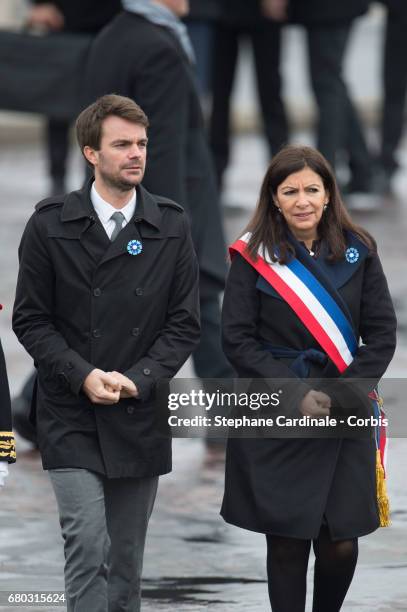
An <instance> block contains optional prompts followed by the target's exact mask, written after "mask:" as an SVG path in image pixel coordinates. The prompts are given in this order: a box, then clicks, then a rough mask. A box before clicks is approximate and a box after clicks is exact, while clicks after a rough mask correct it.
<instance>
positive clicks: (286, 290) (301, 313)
mask: <svg viewBox="0 0 407 612" xmlns="http://www.w3.org/2000/svg"><path fill="white" fill-rule="evenodd" d="M246 247H247V244H246V242H244V241H243V240H237V241H236V242H234V243H233V244H232V245H231V246H230V247H229V252H230V254H231V255H232V254H233V251H237V252H238V253H240V255H241V256H242V257H244V259H246V261H247V262H248V263H249V264H250V265H251V266H253V267H254V268H255V269H256V270H257V272H258V273H259V274H261V276H263V277H264V278H265V279H266V280H267V281H268V282H269V283H270V285H271V286H272V287H274V289H275V290H276V291H277V292H278V293H279V294H280V295H281V297H282V298H283V299H284V300H285V301H286V302H287V304H288V305H289V306H291V308H292V309H293V310H294V312H295V313H296V315H297V316H298V318H299V319H300V320H301V321H302V322H303V323H304V325H305V327H306V328H307V329H308V330H309V332H310V333H311V334H312V335H313V336H314V337H315V339H316V340H317V341H318V343H319V344H320V346H321V347H322V348H323V349H324V351H325V352H326V354H327V355H328V357H329V358H330V359H331V361H333V362H334V364H335V365H336V367H337V368H338V370H339V372H340V373H342V372H344V371H345V370H346V368H347V367H348V366H347V364H346V363H345V361H344V360H343V359H342V356H341V354H340V353H339V351H338V349H337V348H336V346H335V344H334V343H333V342H332V340H331V338H330V337H329V336H328V334H327V333H326V332H325V330H324V329H323V327H322V326H321V325H320V324H319V322H318V321H317V319H316V318H315V317H314V315H313V314H312V312H311V311H310V310H309V308H308V307H307V306H306V305H305V304H304V302H302V301H301V299H300V298H299V297H298V295H297V294H296V293H295V291H293V290H292V289H291V287H290V286H289V285H287V283H286V282H285V281H283V279H282V278H281V277H280V276H279V275H278V274H277V273H276V272H275V271H274V270H273V268H272V267H271V266H270V265H269V264H268V263H267V262H266V261H265V260H264V259H263V258H262V257H260V256H259V255H258V256H257V261H253V260H252V259H251V257H250V255H249V253H248V252H247V250H246Z"/></svg>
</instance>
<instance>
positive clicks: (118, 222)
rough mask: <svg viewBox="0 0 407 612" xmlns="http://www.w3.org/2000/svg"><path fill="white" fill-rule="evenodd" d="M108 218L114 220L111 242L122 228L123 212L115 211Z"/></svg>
mask: <svg viewBox="0 0 407 612" xmlns="http://www.w3.org/2000/svg"><path fill="white" fill-rule="evenodd" d="M110 218H111V220H112V221H114V224H115V225H114V229H113V232H112V235H111V236H110V242H113V241H114V240H116V238H117V236H118V234H119V232H120V230H121V229H122V226H123V221H124V214H123V213H121V212H115V213H113V215H112V216H111V217H110Z"/></svg>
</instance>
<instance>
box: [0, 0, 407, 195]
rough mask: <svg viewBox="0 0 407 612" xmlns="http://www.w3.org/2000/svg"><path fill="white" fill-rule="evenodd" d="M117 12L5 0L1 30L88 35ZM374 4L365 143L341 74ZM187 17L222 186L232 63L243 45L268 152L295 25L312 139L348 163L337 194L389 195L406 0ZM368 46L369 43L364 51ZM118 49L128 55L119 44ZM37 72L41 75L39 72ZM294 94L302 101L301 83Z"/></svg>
mask: <svg viewBox="0 0 407 612" xmlns="http://www.w3.org/2000/svg"><path fill="white" fill-rule="evenodd" d="M7 6H9V8H8V9H7ZM121 10H122V6H121V2H120V0H82V1H76V0H55V2H46V1H43V0H32V1H31V2H30V1H27V0H20V1H19V2H10V3H7V1H6V2H5V3H4V6H3V9H2V11H3V13H2V14H0V20H2V21H3V24H4V25H3V26H2V27H3V28H4V27H6V26H7V22H9V23H10V22H12V21H13V18H14V22H15V24H20V26H22V27H24V28H25V29H27V28H28V29H31V30H35V31H37V32H38V31H39V30H40V31H41V32H46V31H48V32H50V31H51V32H60V31H64V32H69V33H81V34H83V33H86V34H89V35H91V36H93V37H95V36H97V34H98V32H100V30H101V29H103V28H104V27H105V26H107V24H108V23H109V22H110V21H111V20H112V19H114V17H115V16H116V14H117V13H118V12H120V11H121ZM380 10H381V11H382V12H383V18H382V19H383V28H384V30H385V32H384V38H383V41H384V42H383V47H382V49H380V54H379V57H380V63H381V65H380V66H378V67H377V69H378V70H379V71H380V74H381V85H382V96H381V106H380V109H379V112H378V114H377V116H376V121H377V127H378V140H377V142H376V143H375V146H374V147H372V146H371V144H370V143H369V144H368V142H367V139H366V127H367V126H366V124H365V123H364V118H363V117H361V116H360V114H359V113H358V110H357V109H356V108H355V104H354V102H353V100H352V95H351V93H350V91H349V87H348V85H347V82H346V78H345V77H344V62H345V60H346V52H347V49H348V47H349V44H351V37H352V30H353V28H354V25H355V22H356V21H357V20H358V19H359V18H361V19H364V18H366V15H367V14H368V12H369V11H376V12H377V11H380ZM184 21H185V23H186V25H187V28H188V33H189V36H190V39H191V41H192V45H193V50H194V58H192V57H191V62H193V65H194V70H195V73H196V78H197V85H198V88H199V93H200V97H201V101H202V106H203V109H204V113H205V118H206V122H207V134H208V139H209V144H210V149H211V153H212V157H213V162H214V166H215V170H216V177H217V183H218V187H219V189H220V190H221V189H222V185H223V178H224V172H225V170H226V168H227V167H228V163H229V161H230V132H231V130H232V127H236V124H237V127H239V121H237V122H236V121H233V120H232V118H231V112H230V110H231V99H232V96H233V87H234V84H235V80H236V79H235V76H236V67H237V65H238V62H239V61H241V59H242V58H241V56H242V55H244V56H247V55H248V46H249V47H251V51H252V53H251V56H252V58H253V62H252V64H253V70H254V72H255V77H256V78H255V82H256V85H257V91H250V92H247V96H251V97H252V98H253V101H254V103H255V101H257V99H258V101H259V108H260V111H261V112H260V113H259V121H258V125H259V126H260V127H261V129H262V130H263V132H264V136H265V140H266V142H267V146H268V151H269V154H270V156H271V155H272V154H273V153H275V152H276V151H277V150H278V149H279V148H280V146H281V145H282V144H284V143H287V142H289V141H290V137H291V135H292V129H291V128H292V126H291V122H290V116H289V114H288V112H287V104H286V100H285V99H284V96H283V86H284V80H285V77H286V75H285V71H284V69H283V68H284V67H283V66H282V65H281V60H282V57H281V56H282V54H281V50H282V41H283V39H284V36H285V29H286V28H287V26H288V27H291V26H293V25H294V26H297V27H299V28H301V29H302V31H303V33H304V54H305V55H306V59H307V61H306V64H305V65H306V66H307V72H308V74H307V75H306V76H307V79H308V81H309V83H310V86H311V89H312V93H313V96H314V101H315V107H316V118H315V122H314V131H315V144H316V146H317V147H318V148H319V149H320V150H321V151H322V153H323V154H324V155H325V156H326V157H327V159H328V160H329V161H330V162H331V164H333V165H334V166H338V165H339V167H344V166H346V168H347V171H346V172H345V174H344V176H345V179H344V181H343V184H342V188H343V192H344V193H345V192H346V193H362V194H371V195H374V194H383V193H389V192H391V189H392V180H393V177H394V174H395V172H396V170H397V169H398V158H397V149H398V145H399V142H400V139H401V136H402V132H403V121H404V109H405V96H406V85H407V49H406V46H407V37H406V36H405V33H406V30H407V3H406V2H405V1H404V0H383V2H373V3H372V2H369V0H343V1H342V2H340V3H337V2H324V0H191V1H190V10H189V14H188V15H187V16H186V17H185V18H184ZM72 43H73V44H74V39H72ZM374 52H375V50H369V49H366V54H369V53H374ZM123 53H124V54H125V53H126V49H124V48H123ZM118 61H120V60H118ZM361 70H363V62H361ZM38 78H41V73H40V72H39V73H38ZM250 86H251V84H250ZM21 95H22V96H24V98H25V99H28V100H29V97H30V91H29V90H27V89H26V88H24V86H22V87H21ZM297 95H298V98H301V96H302V95H303V92H302V91H301V89H299V90H298V92H297ZM0 104H1V103H0ZM2 106H3V108H4V103H3V104H2ZM4 110H6V109H5V108H4ZM10 110H14V109H10ZM71 123H72V122H71V121H69V120H68V119H61V118H58V117H49V118H48V120H47V122H46V128H45V138H46V146H47V150H48V159H49V166H48V167H49V176H50V183H49V190H48V191H49V193H59V192H61V191H64V190H65V189H66V182H65V178H66V162H67V155H68V150H69V138H68V136H69V126H70V124H71ZM0 137H1V135H0Z"/></svg>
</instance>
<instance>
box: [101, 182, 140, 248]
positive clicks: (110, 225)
mask: <svg viewBox="0 0 407 612" xmlns="http://www.w3.org/2000/svg"><path fill="white" fill-rule="evenodd" d="M90 199H91V202H92V204H93V208H94V209H95V211H96V214H97V216H98V217H99V219H100V222H101V224H102V225H103V227H104V229H105V232H106V234H107V235H108V236H109V239H110V237H111V235H112V234H113V230H114V228H115V222H114V221H112V219H111V216H112V215H113V213H115V212H121V213H122V214H123V216H124V220H123V225H122V228H123V227H124V226H125V225H127V224H128V223H129V221H130V220H131V218H132V216H133V215H134V212H135V210H136V190H134V193H133V195H132V197H131V198H130V200H129V201H128V202H127V204H126V206H123V208H115V207H114V206H112V205H111V204H109V202H106V200H104V199H103V198H102V197H100V195H99V194H98V192H97V191H96V187H95V183H93V184H92V189H91V191H90Z"/></svg>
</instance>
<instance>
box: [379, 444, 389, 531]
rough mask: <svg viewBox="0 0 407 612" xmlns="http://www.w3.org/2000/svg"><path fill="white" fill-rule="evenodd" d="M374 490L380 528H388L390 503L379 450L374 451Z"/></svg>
mask: <svg viewBox="0 0 407 612" xmlns="http://www.w3.org/2000/svg"><path fill="white" fill-rule="evenodd" d="M376 488H377V506H378V509H379V519H380V527H388V526H389V525H390V502H389V497H388V495H387V486H386V478H385V476H384V469H383V466H382V461H381V457H380V450H379V449H377V450H376Z"/></svg>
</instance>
